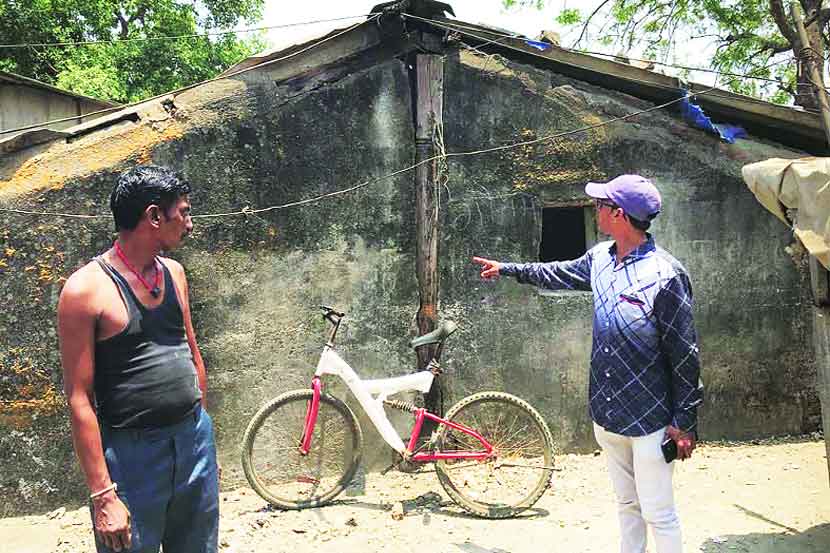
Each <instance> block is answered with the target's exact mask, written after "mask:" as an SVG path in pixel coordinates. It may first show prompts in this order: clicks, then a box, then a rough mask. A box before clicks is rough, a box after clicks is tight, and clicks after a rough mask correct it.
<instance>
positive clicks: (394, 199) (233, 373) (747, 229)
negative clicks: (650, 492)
mask: <svg viewBox="0 0 830 553" xmlns="http://www.w3.org/2000/svg"><path fill="white" fill-rule="evenodd" d="M446 63H447V67H446V83H445V91H446V97H445V104H444V105H445V114H444V139H445V143H446V147H447V149H448V150H450V151H462V150H473V149H478V148H481V147H487V146H498V145H502V144H505V143H508V142H513V141H518V140H526V139H529V138H533V137H541V136H545V135H548V134H550V133H553V132H556V131H560V130H567V129H572V128H577V127H580V126H583V125H585V124H590V123H595V122H598V121H600V120H603V119H606V118H610V117H613V116H617V115H620V114H622V113H629V112H631V111H633V110H636V109H640V108H643V107H648V106H647V105H646V104H644V103H643V102H640V101H638V100H636V99H634V98H631V97H627V96H623V95H620V94H617V93H613V92H609V91H607V90H603V89H598V88H595V87H591V86H588V85H585V84H584V83H580V82H576V81H570V80H567V79H563V78H560V77H558V76H557V75H555V74H551V73H548V72H543V71H540V70H536V69H533V68H530V67H525V66H521V65H518V64H512V63H502V62H499V61H498V60H497V59H490V60H485V59H484V58H478V57H475V56H472V55H469V54H464V55H462V56H458V55H455V56H449V57H448V58H447V62H446ZM245 79H246V80H245V81H220V82H218V83H213V84H211V85H208V86H205V87H202V88H200V89H196V90H194V91H191V92H189V93H186V94H182V95H179V96H178V97H177V98H176V100H175V105H174V106H171V105H167V106H166V107H163V106H161V105H152V106H147V108H146V113H141V114H139V115H141V118H142V120H143V121H150V122H149V123H144V122H143V121H142V122H139V123H137V124H136V123H131V122H127V123H122V124H119V125H118V126H117V127H114V128H112V129H109V130H107V131H102V132H101V133H99V134H94V135H90V136H86V137H82V138H80V139H79V140H77V141H75V142H73V143H71V144H55V145H51V146H41V147H38V148H35V149H31V150H29V151H27V152H24V153H20V154H18V155H17V156H10V157H8V158H5V159H4V160H2V161H0V201H2V202H3V203H4V204H6V203H7V204H9V205H17V206H21V207H23V206H28V207H32V206H48V208H49V209H50V210H51V211H64V212H86V213H88V212H105V211H106V199H107V194H108V193H109V189H110V187H111V185H112V181H113V178H114V175H115V174H117V173H118V172H119V171H121V170H123V169H124V168H126V167H128V166H131V165H133V164H135V163H143V162H149V161H152V162H154V163H158V164H163V165H169V166H172V167H175V168H177V169H180V170H181V171H183V172H184V174H185V175H186V176H187V177H188V178H189V179H190V180H191V181H192V182H193V183H194V185H195V186H196V191H195V192H194V194H193V203H194V209H195V212H196V213H197V214H199V213H217V212H225V211H235V210H238V209H240V208H241V207H243V206H268V205H276V204H283V203H287V202H290V201H294V200H298V199H303V198H307V197H310V196H315V195H319V194H322V193H327V192H333V191H336V190H340V189H343V188H347V187H349V186H352V185H354V184H356V183H359V182H362V181H365V180H367V179H370V178H373V177H376V176H380V175H384V174H388V173H391V172H392V171H395V170H397V169H400V168H402V167H405V166H407V165H410V164H411V163H412V162H413V158H414V148H413V140H414V139H413V123H412V113H411V98H410V82H409V74H408V70H407V67H406V65H405V63H404V62H402V61H400V60H399V59H397V58H394V57H392V56H391V55H385V54H383V53H382V52H375V53H374V54H373V55H367V56H365V57H363V58H360V59H354V60H351V61H350V62H348V63H346V64H342V65H340V66H338V67H335V68H330V69H328V70H327V71H323V72H317V73H315V75H314V78H313V79H303V78H299V79H295V80H294V81H291V82H282V83H280V84H279V85H276V84H274V82H273V80H272V79H269V75H268V73H267V72H264V73H252V74H248V76H246V78H245ZM796 155H798V153H797V152H791V151H789V150H787V149H785V148H783V147H781V146H779V145H775V144H762V143H760V142H757V141H754V140H747V141H742V142H741V143H739V144H738V145H735V146H727V145H723V144H721V143H720V142H718V141H717V140H716V139H714V138H712V137H710V136H708V135H705V134H704V133H702V132H700V131H697V130H692V129H689V128H688V127H687V126H686V125H685V124H684V123H682V122H680V121H679V120H678V119H677V118H676V117H675V116H674V115H673V114H671V113H669V112H665V111H660V112H655V113H652V114H648V115H643V116H642V117H640V118H638V119H637V120H635V121H633V122H631V123H627V124H619V125H612V126H608V127H603V128H602V129H600V130H596V131H591V132H589V133H584V134H582V135H576V136H573V137H571V138H568V139H561V140H555V141H548V142H544V143H541V144H539V145H537V146H529V147H523V148H519V149H514V150H506V151H502V152H499V153H495V154H488V155H476V156H467V157H455V158H451V160H450V163H449V167H448V168H449V181H448V182H447V183H446V186H444V187H442V201H441V210H440V218H441V231H440V245H439V248H440V270H441V305H440V311H441V315H442V316H443V317H446V318H452V319H454V320H456V321H457V322H459V323H460V325H461V327H460V330H459V331H458V333H457V334H456V335H454V336H453V337H452V338H451V339H450V342H449V344H448V349H447V352H446V354H445V359H446V363H445V366H446V368H447V374H446V377H447V378H448V379H449V382H450V388H451V394H450V397H448V398H446V403H447V405H448V406H449V404H450V403H451V402H452V401H454V400H457V399H460V398H461V397H463V396H464V395H466V394H467V393H469V392H473V391H480V390H484V389H499V390H507V391H510V392H512V393H515V394H517V395H520V396H522V397H524V398H526V399H528V400H529V401H530V402H531V403H532V404H533V405H535V406H536V407H537V408H538V409H539V410H540V411H541V412H542V413H543V414H544V416H545V418H546V419H547V420H548V422H549V424H550V426H551V429H552V431H553V433H554V436H555V438H556V440H557V442H558V444H559V446H560V448H561V449H562V450H574V449H585V448H592V447H594V445H593V441H592V438H591V435H590V421H589V419H588V416H587V408H586V404H587V399H586V392H587V364H588V354H589V350H590V334H591V326H590V324H591V323H590V320H591V317H590V314H591V311H590V310H591V301H590V296H589V295H588V294H584V293H573V294H562V295H554V296H542V295H539V294H537V293H536V292H535V291H534V290H533V289H531V288H529V287H522V286H519V285H517V284H515V283H513V282H508V281H502V282H499V283H492V284H491V283H487V284H485V283H482V282H480V281H479V279H478V277H477V271H476V269H475V268H474V267H473V266H472V265H471V264H470V261H469V260H470V257H471V256H472V255H474V254H482V255H489V256H493V257H496V258H502V259H516V260H520V259H523V260H532V259H535V258H536V256H537V255H538V243H539V236H540V225H541V209H542V207H543V206H544V205H546V203H547V202H561V201H563V200H573V199H578V198H580V197H582V196H581V186H582V184H583V183H584V182H585V180H587V179H597V178H608V177H611V176H614V175H616V174H618V173H621V172H623V171H640V172H642V173H643V174H646V175H647V176H650V177H652V178H653V179H654V180H655V181H656V183H657V184H658V186H659V187H660V188H661V190H662V192H663V194H664V199H665V204H666V207H665V212H664V213H663V214H662V215H661V216H660V218H659V219H658V221H657V224H656V226H655V228H654V234H655V236H656V237H657V239H658V241H659V242H660V244H661V245H663V246H664V247H665V248H667V249H668V250H670V251H672V252H673V253H674V254H675V255H676V256H677V257H678V258H679V259H680V260H682V261H683V262H684V263H685V264H686V266H687V267H688V269H689V271H690V273H691V275H692V278H693V282H694V284H695V292H696V297H697V315H698V320H699V330H700V335H701V338H700V341H701V350H702V355H703V363H704V379H705V380H706V384H707V404H706V406H705V408H704V409H703V412H702V428H701V430H702V434H703V436H704V438H719V437H733V438H740V437H757V436H764V435H770V434H781V433H794V432H802V431H805V430H812V429H814V428H816V426H817V424H818V419H817V413H818V401H817V398H816V396H815V393H814V392H813V391H812V390H813V388H812V382H813V379H814V375H815V365H814V354H813V346H812V342H811V322H810V314H809V310H806V309H805V303H804V301H805V299H804V296H803V294H802V289H806V288H805V287H804V282H803V277H802V274H803V273H802V272H800V271H799V269H798V267H797V265H796V264H795V263H794V262H793V259H791V257H790V255H789V254H788V253H786V251H785V247H786V246H787V245H788V244H789V242H790V236H789V233H788V232H787V230H786V229H785V228H784V227H782V226H781V225H780V224H779V223H777V222H775V221H774V219H773V218H772V217H769V216H768V215H767V214H766V213H765V212H764V211H763V209H762V208H761V207H760V206H759V205H757V204H756V202H755V200H754V199H753V198H752V195H751V194H750V193H749V192H748V191H747V190H746V189H745V187H744V185H743V184H742V181H741V176H740V167H741V165H742V164H743V163H747V162H750V161H755V160H758V159H763V158H766V157H773V156H779V157H787V156H796ZM413 213H414V197H413V174H412V173H408V174H407V173H405V174H402V175H399V176H397V177H394V178H391V179H387V180H382V181H380V182H378V183H376V184H373V185H371V186H367V187H364V188H361V189H360V190H358V191H356V192H354V193H350V194H346V195H341V196H334V197H332V198H330V199H327V200H325V201H322V202H319V203H314V204H310V205H307V206H304V207H299V208H290V209H285V210H276V211H272V212H267V213H262V214H258V215H256V216H254V215H249V216H238V217H233V216H223V217H218V218H209V219H197V220H196V230H195V232H194V235H193V236H192V239H191V240H189V241H188V243H187V245H186V246H185V247H184V248H182V250H181V251H179V252H176V253H175V254H174V257H176V258H178V259H180V260H181V261H182V262H183V263H184V264H185V266H186V268H187V270H188V275H189V279H190V284H191V296H192V304H193V314H194V323H195V327H196V329H197V334H198V338H199V340H200V344H201V346H202V352H203V354H204V356H205V359H206V362H207V365H208V373H209V387H210V400H209V401H210V410H211V411H212V412H213V413H214V415H215V420H216V425H217V432H218V440H219V451H220V457H221V461H222V463H223V465H224V468H225V484H226V485H233V484H234V483H236V482H239V481H240V480H241V478H242V476H241V470H240V466H239V461H238V458H239V445H240V444H239V442H240V438H241V435H242V431H243V430H244V426H245V424H246V423H247V421H248V419H249V417H250V416H251V415H252V413H253V412H254V411H255V410H256V409H257V408H258V406H259V405H260V404H261V403H262V402H263V401H265V400H266V399H267V398H270V397H272V396H274V395H276V394H278V393H280V392H282V391H285V390H288V389H292V388H296V387H300V386H305V385H307V383H308V380H309V378H310V376H311V373H312V372H313V367H314V365H315V363H316V359H317V356H318V355H319V352H320V349H321V346H322V344H323V341H324V339H325V330H326V325H325V324H324V322H323V321H322V320H321V319H320V317H319V315H318V312H317V311H316V306H317V305H319V304H330V305H335V306H337V307H340V308H342V309H344V310H345V311H347V312H348V317H347V319H346V323H345V326H344V328H343V331H342V333H341V336H340V339H339V344H340V347H339V349H340V351H341V353H342V354H343V355H344V357H345V358H346V359H348V360H349V362H350V363H351V364H352V365H353V366H355V367H358V368H360V369H361V373H362V374H363V375H364V376H367V377H380V376H391V375H395V374H399V373H403V372H408V371H410V370H411V369H412V367H413V366H414V363H415V356H414V354H413V353H412V352H411V351H410V350H409V349H408V348H407V346H406V343H407V342H408V340H409V338H410V337H411V336H412V332H413V325H412V319H413V316H414V314H415V311H416V309H417V305H418V298H417V289H416V281H415V260H414V257H413V252H414V240H415V238H414V223H413ZM2 217H3V218H2V226H1V227H0V237H1V238H0V298H2V299H3V300H4V302H5V303H6V305H7V306H8V308H7V309H5V310H4V311H2V312H0V375H2V377H0V466H2V467H3V472H2V473H0V516H2V515H4V514H10V513H12V512H19V511H34V510H38V509H46V508H49V507H50V506H52V505H55V504H58V503H60V502H63V501H66V500H67V498H70V499H71V498H76V499H77V498H81V497H83V494H84V489H83V484H82V481H81V479H80V477H79V475H78V469H77V467H76V464H75V462H74V460H73V455H72V451H71V443H70V437H69V430H68V421H67V417H66V414H65V408H64V407H63V405H62V400H61V397H60V393H59V391H58V390H59V389H60V382H61V377H60V370H59V360H58V355H57V342H56V337H55V331H54V310H55V304H56V301H57V296H58V293H59V290H60V286H61V284H62V281H63V279H64V278H65V276H67V275H68V274H69V273H71V271H72V270H74V268H76V267H77V266H79V265H80V264H82V263H84V262H85V261H86V260H88V259H89V258H90V257H91V256H93V255H95V254H96V253H98V252H101V251H103V250H105V249H106V248H107V247H108V246H109V244H110V242H111V240H112V238H113V235H112V232H111V223H110V222H109V221H108V220H107V219H100V220H70V219H60V218H43V219H31V218H24V217H18V216H14V217H10V216H7V215H3V216H2ZM562 239H563V240H567V239H569V237H567V236H563V237H562ZM331 389H332V390H333V391H334V392H335V393H336V394H338V395H343V396H344V397H345V394H344V391H343V389H342V387H337V386H334V387H332V388H331ZM363 420H364V423H365V419H363ZM397 422H398V423H399V424H400V425H401V430H402V431H403V430H404V428H405V427H406V419H405V417H404V418H403V419H400V418H399V419H397ZM364 430H365V432H366V437H367V440H368V441H369V447H367V462H368V464H369V465H370V466H373V467H377V466H380V465H381V464H382V463H384V462H385V461H388V460H389V458H390V455H389V451H388V449H384V448H383V447H381V446H380V444H379V442H378V436H377V435H376V434H375V432H374V431H373V430H371V428H370V427H369V425H368V424H364Z"/></svg>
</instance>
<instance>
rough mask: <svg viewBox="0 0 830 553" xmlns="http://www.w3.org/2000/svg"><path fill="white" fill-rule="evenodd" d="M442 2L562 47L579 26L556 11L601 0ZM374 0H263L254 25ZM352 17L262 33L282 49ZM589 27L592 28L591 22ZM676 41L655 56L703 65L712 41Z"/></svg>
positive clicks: (363, 10)
mask: <svg viewBox="0 0 830 553" xmlns="http://www.w3.org/2000/svg"><path fill="white" fill-rule="evenodd" d="M443 1H445V2H447V3H449V4H450V5H451V6H452V7H453V9H454V10H455V15H456V18H458V19H460V20H462V21H466V22H469V23H481V24H484V25H488V26H491V27H499V28H502V29H506V30H509V31H512V32H516V33H519V34H522V35H525V36H527V37H529V38H536V37H538V36H539V34H540V32H541V31H542V30H553V31H556V32H558V33H559V34H560V36H561V38H562V45H563V46H565V47H571V46H572V44H573V42H574V40H575V39H576V38H577V37H578V35H579V30H580V28H578V27H577V28H574V29H572V30H570V31H566V30H565V29H563V28H561V26H560V25H559V24H558V23H557V22H556V20H555V18H556V16H557V15H558V14H559V13H560V12H561V11H562V10H563V9H565V8H571V9H573V8H578V9H579V10H580V11H581V12H582V13H583V14H588V13H590V12H592V11H593V10H594V9H595V8H596V7H597V6H598V5H599V4H601V3H602V2H601V0H548V1H547V2H546V4H545V7H544V8H543V9H541V10H539V9H536V8H533V7H525V8H512V9H510V10H505V9H504V8H503V6H502V1H501V0H443ZM379 3H380V0H302V1H292V2H285V1H277V0H266V7H265V11H264V14H263V19H262V21H261V22H258V23H257V24H256V25H257V26H272V25H284V24H290V23H299V22H306V21H314V20H319V19H329V18H336V17H347V16H354V15H364V16H365V15H366V14H368V13H369V11H370V10H371V9H372V7H373V6H375V5H376V4H379ZM603 10H604V11H607V8H603ZM600 13H602V12H600ZM595 20H599V18H596V19H595ZM357 21H360V19H354V20H346V21H340V22H330V23H319V24H315V25H304V26H301V27H292V28H287V29H273V30H270V31H268V33H267V36H266V38H267V40H268V41H269V42H270V43H271V44H272V45H273V46H275V47H279V48H282V47H285V46H289V45H291V44H297V43H300V42H305V41H308V40H311V39H313V38H315V37H318V36H321V35H323V34H326V33H327V32H329V31H330V30H331V29H334V28H343V27H347V26H348V25H350V24H352V23H353V22H355V23H356V22H357ZM592 30H594V31H596V27H594V28H593V29H592ZM677 44H678V45H679V46H678V47H677V49H676V51H675V52H673V55H672V57H671V58H670V59H667V60H661V61H667V62H673V63H678V64H681V65H691V66H700V67H707V66H708V59H709V57H710V56H711V55H712V53H713V49H714V45H712V44H708V43H707V41H706V40H696V41H689V40H688V37H678V40H677ZM580 47H581V48H583V49H590V50H594V51H602V52H606V53H617V52H618V51H619V46H610V47H603V46H600V45H599V44H597V43H596V42H593V43H592V42H589V43H587V44H586V43H583V44H582V45H580ZM629 55H630V56H631V57H642V54H641V52H638V51H636V50H635V51H633V52H630V53H629ZM665 72H666V73H668V74H674V73H673V71H672V70H665ZM691 80H694V81H695V82H698V83H701V84H711V82H712V78H711V76H710V75H709V74H706V73H694V74H692V76H691Z"/></svg>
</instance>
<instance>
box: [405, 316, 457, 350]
mask: <svg viewBox="0 0 830 553" xmlns="http://www.w3.org/2000/svg"><path fill="white" fill-rule="evenodd" d="M457 328H458V325H457V324H455V323H454V322H453V321H441V322H440V323H439V324H438V328H436V329H435V330H433V331H432V332H428V333H427V334H424V335H423V336H418V337H417V338H414V339H413V340H412V341H411V342H409V345H410V346H412V348H413V349H414V348H419V347H421V346H425V345H427V344H437V343H439V342H443V341H444V340H446V339H447V337H448V336H449V335H450V334H452V333H453V332H455V331H456V329H457Z"/></svg>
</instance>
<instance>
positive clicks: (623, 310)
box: [616, 290, 652, 331]
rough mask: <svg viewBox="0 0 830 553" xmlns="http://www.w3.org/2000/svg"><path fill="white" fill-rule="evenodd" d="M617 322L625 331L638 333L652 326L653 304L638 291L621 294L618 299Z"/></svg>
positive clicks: (627, 291)
mask: <svg viewBox="0 0 830 553" xmlns="http://www.w3.org/2000/svg"><path fill="white" fill-rule="evenodd" d="M616 300H617V304H616V308H617V309H616V316H617V322H618V324H619V325H620V327H621V328H622V329H623V330H629V331H637V330H640V329H642V328H644V327H647V326H650V325H651V320H650V317H651V312H652V307H651V302H650V301H649V298H648V296H647V295H646V294H643V293H642V292H638V291H636V290H626V291H624V292H620V293H619V294H617V297H616Z"/></svg>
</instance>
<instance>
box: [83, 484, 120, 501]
mask: <svg viewBox="0 0 830 553" xmlns="http://www.w3.org/2000/svg"><path fill="white" fill-rule="evenodd" d="M110 490H112V491H114V492H117V491H118V484H116V483H115V482H113V483H112V484H110V485H109V486H107V487H106V488H104V489H103V490H98V491H97V492H95V493H91V494H89V498H90V499H95V498H96V497H101V496H102V495H104V494H105V493H107V492H108V491H110Z"/></svg>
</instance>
